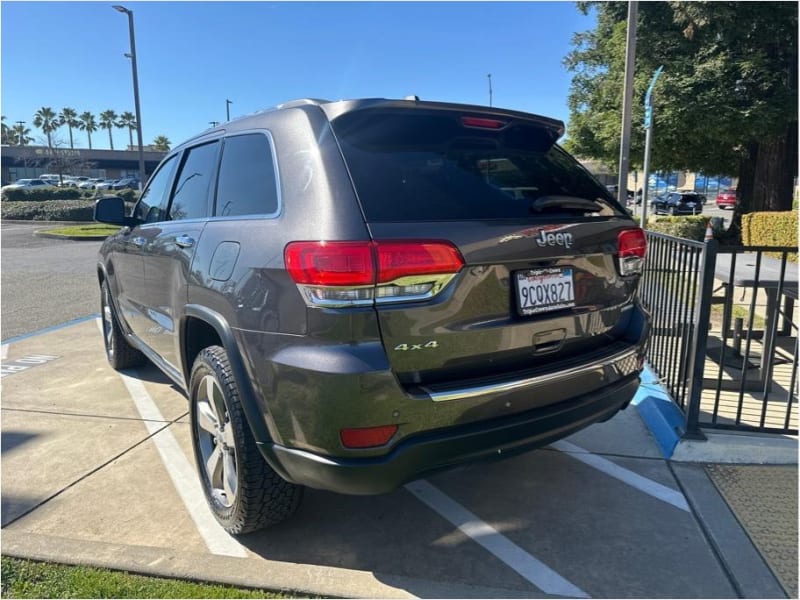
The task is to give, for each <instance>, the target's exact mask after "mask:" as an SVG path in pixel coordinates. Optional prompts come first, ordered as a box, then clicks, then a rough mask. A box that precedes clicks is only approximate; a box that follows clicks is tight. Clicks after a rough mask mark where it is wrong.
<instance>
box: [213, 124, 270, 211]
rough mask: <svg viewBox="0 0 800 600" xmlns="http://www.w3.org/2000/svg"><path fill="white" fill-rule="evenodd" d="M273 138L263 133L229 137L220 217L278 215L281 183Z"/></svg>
mask: <svg viewBox="0 0 800 600" xmlns="http://www.w3.org/2000/svg"><path fill="white" fill-rule="evenodd" d="M276 183H277V182H276V177H275V166H274V162H273V159H272V148H271V147H270V143H269V139H267V136H266V135H264V134H262V133H252V134H246V135H237V136H233V137H229V138H226V139H225V147H224V148H223V150H222V161H221V163H220V167H219V183H218V184H217V205H216V212H215V214H216V216H218V217H234V216H239V215H274V214H275V213H277V212H278V186H277V185H276Z"/></svg>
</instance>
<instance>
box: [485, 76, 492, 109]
mask: <svg viewBox="0 0 800 600" xmlns="http://www.w3.org/2000/svg"><path fill="white" fill-rule="evenodd" d="M486 77H488V78H489V106H491V105H492V74H491V73H489V74H488V75H487V76H486Z"/></svg>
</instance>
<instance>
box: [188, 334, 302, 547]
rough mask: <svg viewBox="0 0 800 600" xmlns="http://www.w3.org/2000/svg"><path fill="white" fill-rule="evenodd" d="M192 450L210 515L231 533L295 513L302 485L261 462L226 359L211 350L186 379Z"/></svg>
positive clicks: (220, 351) (221, 350)
mask: <svg viewBox="0 0 800 600" xmlns="http://www.w3.org/2000/svg"><path fill="white" fill-rule="evenodd" d="M189 399H190V402H191V426H192V446H193V448H194V457H195V462H196V463H197V470H198V471H199V474H200V480H201V483H202V484H203V491H204V492H205V495H206V500H207V501H208V504H209V506H210V507H211V511H212V512H213V513H214V516H215V517H216V519H217V521H219V523H220V524H221V525H222V527H223V528H224V529H225V531H227V532H228V533H230V534H233V535H237V534H241V533H248V532H251V531H256V530H258V529H262V528H264V527H268V526H270V525H274V524H276V523H279V522H281V521H283V520H285V519H287V518H289V517H290V516H292V514H294V512H295V511H296V510H297V507H298V506H299V505H300V500H301V499H302V496H303V487H302V486H298V485H295V484H293V483H289V482H288V481H285V480H284V479H282V478H281V477H280V476H279V475H278V474H277V473H276V472H275V471H274V470H273V469H272V468H271V467H270V466H269V465H268V464H267V462H266V461H265V460H264V458H263V457H262V456H261V453H260V452H259V450H258V447H257V446H256V442H255V439H254V438H253V434H252V432H251V431H250V427H249V425H248V424H247V420H246V417H245V415H244V411H243V410H242V406H241V401H240V400H239V392H238V388H237V386H236V382H235V381H234V378H233V373H232V372H231V367H230V363H229V361H228V355H227V354H226V352H225V349H224V348H222V347H220V346H210V347H208V348H206V349H204V350H203V351H202V352H200V354H199V355H198V357H197V359H196V360H195V362H194V366H193V367H192V375H191V379H190V381H189Z"/></svg>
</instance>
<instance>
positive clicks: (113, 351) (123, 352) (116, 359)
mask: <svg viewBox="0 0 800 600" xmlns="http://www.w3.org/2000/svg"><path fill="white" fill-rule="evenodd" d="M100 308H101V311H100V313H101V314H100V316H101V317H102V319H103V344H104V346H105V349H106V358H107V359H108V362H109V364H110V365H111V366H112V367H113V368H114V369H116V370H117V371H119V370H120V369H129V368H131V367H138V366H141V365H142V364H144V363H145V361H146V360H147V358H145V355H144V354H142V353H141V352H139V351H138V350H137V349H136V348H134V347H133V346H131V345H130V342H128V340H127V338H126V337H125V334H124V333H123V332H122V328H121V327H120V324H119V321H118V320H117V315H116V314H115V313H114V306H113V304H112V303H111V292H110V291H109V289H108V282H107V281H105V280H103V283H102V284H100Z"/></svg>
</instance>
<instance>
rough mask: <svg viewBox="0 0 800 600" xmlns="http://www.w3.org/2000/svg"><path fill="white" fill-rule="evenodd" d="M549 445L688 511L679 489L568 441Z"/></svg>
mask: <svg viewBox="0 0 800 600" xmlns="http://www.w3.org/2000/svg"><path fill="white" fill-rule="evenodd" d="M550 447H551V448H555V449H556V450H560V451H562V452H566V453H568V454H569V455H570V456H571V457H572V458H574V459H575V460H579V461H581V462H582V463H584V464H587V465H589V466H590V467H594V468H595V469H597V470H598V471H602V472H603V473H605V474H606V475H610V476H611V477H614V478H615V479H619V480H620V481H622V482H623V483H627V484H628V485H630V486H633V487H635V488H636V489H637V490H639V491H641V492H644V493H645V494H648V495H650V496H652V497H653V498H657V499H658V500H661V501H662V502H666V503H667V504H671V505H672V506H674V507H676V508H679V509H681V510H685V511H686V512H689V503H688V502H686V498H685V497H684V495H683V494H682V493H681V492H679V491H676V490H673V489H672V488H669V487H667V486H665V485H661V484H660V483H657V482H655V481H653V480H652V479H648V478H647V477H642V476H641V475H638V474H637V473H634V472H633V471H630V470H628V469H625V468H623V467H620V466H619V465H618V464H616V463H613V462H611V461H610V460H608V459H606V458H603V457H601V456H597V455H596V454H592V453H591V452H589V451H588V450H586V449H584V448H581V447H580V446H576V445H575V444H572V443H570V442H566V441H564V440H560V441H558V442H553V443H552V444H550Z"/></svg>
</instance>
